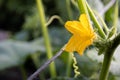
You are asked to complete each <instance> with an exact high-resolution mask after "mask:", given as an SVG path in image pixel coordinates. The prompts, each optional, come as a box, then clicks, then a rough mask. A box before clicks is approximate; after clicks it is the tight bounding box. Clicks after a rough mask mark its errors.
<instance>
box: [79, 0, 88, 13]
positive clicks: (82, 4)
mask: <svg viewBox="0 0 120 80" xmlns="http://www.w3.org/2000/svg"><path fill="white" fill-rule="evenodd" d="M85 1H86V0H77V2H78V7H79V9H80V13H81V14H87V15H88V12H87V7H86V4H85Z"/></svg>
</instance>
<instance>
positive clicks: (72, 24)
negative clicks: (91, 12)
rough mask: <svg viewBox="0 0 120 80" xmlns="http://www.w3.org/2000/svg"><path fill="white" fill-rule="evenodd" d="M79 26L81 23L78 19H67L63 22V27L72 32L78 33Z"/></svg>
mask: <svg viewBox="0 0 120 80" xmlns="http://www.w3.org/2000/svg"><path fill="white" fill-rule="evenodd" d="M80 27H82V25H81V23H80V22H79V21H67V22H66V24H65V28H66V29H67V30H68V31H70V32H71V33H72V34H74V33H75V34H76V33H77V34H79V33H80V31H82V30H81V29H80Z"/></svg>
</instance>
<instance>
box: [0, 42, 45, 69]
mask: <svg viewBox="0 0 120 80" xmlns="http://www.w3.org/2000/svg"><path fill="white" fill-rule="evenodd" d="M41 47H43V46H39V45H36V44H33V43H29V42H20V41H13V40H6V41H1V42H0V70H2V69H5V68H9V67H12V66H17V65H20V64H23V63H24V61H25V59H26V57H27V56H28V55H29V54H30V53H34V52H36V51H44V50H43V48H41Z"/></svg>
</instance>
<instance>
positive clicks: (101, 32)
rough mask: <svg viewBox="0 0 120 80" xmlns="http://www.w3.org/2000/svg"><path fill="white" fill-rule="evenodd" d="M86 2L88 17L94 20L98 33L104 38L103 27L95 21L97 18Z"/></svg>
mask: <svg viewBox="0 0 120 80" xmlns="http://www.w3.org/2000/svg"><path fill="white" fill-rule="evenodd" d="M86 4H87V8H88V12H89V14H90V17H91V19H92V21H93V22H94V25H95V27H96V28H97V29H98V33H99V35H100V36H101V37H102V38H104V39H105V38H106V35H105V33H104V31H103V29H102V28H101V26H100V24H99V22H98V21H97V18H96V17H95V15H94V13H93V11H92V9H91V8H90V6H89V5H88V3H87V2H86Z"/></svg>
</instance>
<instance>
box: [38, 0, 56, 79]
mask: <svg viewBox="0 0 120 80" xmlns="http://www.w3.org/2000/svg"><path fill="white" fill-rule="evenodd" d="M36 3H37V7H38V11H39V16H40V23H41V27H42V32H43V37H44V40H45V45H46V50H47V57H48V59H50V58H51V57H52V56H53V54H52V50H51V45H50V39H49V35H48V30H47V27H46V20H45V13H44V9H43V5H42V0H36ZM50 74H51V77H56V69H55V64H54V63H53V62H52V63H51V64H50Z"/></svg>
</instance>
